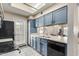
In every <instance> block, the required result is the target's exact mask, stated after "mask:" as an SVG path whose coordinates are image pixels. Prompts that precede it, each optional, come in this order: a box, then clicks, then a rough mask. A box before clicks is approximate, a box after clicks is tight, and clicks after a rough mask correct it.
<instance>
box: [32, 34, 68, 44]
mask: <svg viewBox="0 0 79 59" xmlns="http://www.w3.org/2000/svg"><path fill="white" fill-rule="evenodd" d="M31 35H33V36H37V37H40V38H44V39H48V40H52V41H56V42H61V43H67V37H61V36H51V35H44V34H38V33H33V34H31Z"/></svg>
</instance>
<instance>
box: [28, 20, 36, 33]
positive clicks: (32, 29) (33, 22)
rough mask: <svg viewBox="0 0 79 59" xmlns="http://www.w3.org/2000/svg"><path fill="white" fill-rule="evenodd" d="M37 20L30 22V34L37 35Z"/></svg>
mask: <svg viewBox="0 0 79 59" xmlns="http://www.w3.org/2000/svg"><path fill="white" fill-rule="evenodd" d="M35 25H36V20H30V32H31V33H36V32H37V28H36V26H35Z"/></svg>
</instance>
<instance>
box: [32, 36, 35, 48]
mask: <svg viewBox="0 0 79 59" xmlns="http://www.w3.org/2000/svg"><path fill="white" fill-rule="evenodd" d="M32 48H35V47H34V37H32Z"/></svg>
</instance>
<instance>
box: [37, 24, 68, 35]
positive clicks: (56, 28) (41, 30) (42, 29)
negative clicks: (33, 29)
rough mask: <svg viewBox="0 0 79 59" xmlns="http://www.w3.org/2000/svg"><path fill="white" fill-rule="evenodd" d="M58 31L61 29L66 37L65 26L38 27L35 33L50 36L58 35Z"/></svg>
mask: <svg viewBox="0 0 79 59" xmlns="http://www.w3.org/2000/svg"><path fill="white" fill-rule="evenodd" d="M59 29H63V33H64V34H65V35H67V25H55V26H46V27H39V28H37V32H38V33H40V34H46V35H50V34H54V35H58V33H59Z"/></svg>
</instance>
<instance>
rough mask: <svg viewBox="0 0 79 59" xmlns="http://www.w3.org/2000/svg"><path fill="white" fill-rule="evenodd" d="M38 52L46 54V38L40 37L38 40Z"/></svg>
mask: <svg viewBox="0 0 79 59" xmlns="http://www.w3.org/2000/svg"><path fill="white" fill-rule="evenodd" d="M40 53H41V54H42V55H43V56H47V40H45V39H42V38H41V42H40Z"/></svg>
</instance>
